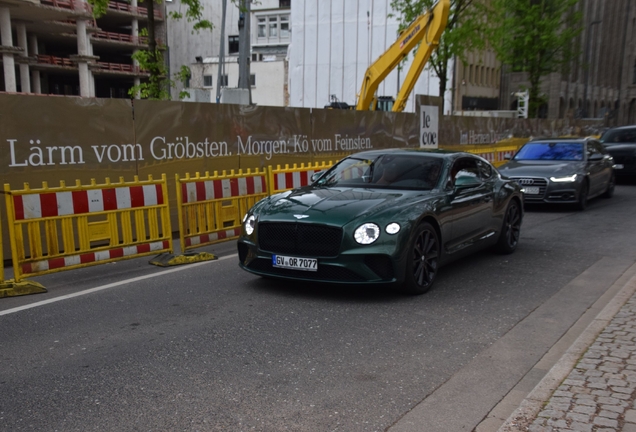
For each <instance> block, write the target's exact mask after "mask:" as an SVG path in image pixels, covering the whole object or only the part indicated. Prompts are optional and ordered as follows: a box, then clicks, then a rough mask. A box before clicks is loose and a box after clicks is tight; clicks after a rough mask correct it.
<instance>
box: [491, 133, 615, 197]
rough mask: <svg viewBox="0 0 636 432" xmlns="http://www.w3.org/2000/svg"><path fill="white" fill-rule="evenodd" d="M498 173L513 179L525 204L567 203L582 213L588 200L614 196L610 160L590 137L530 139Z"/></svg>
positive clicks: (599, 144) (599, 145)
mask: <svg viewBox="0 0 636 432" xmlns="http://www.w3.org/2000/svg"><path fill="white" fill-rule="evenodd" d="M499 172H500V173H501V175H503V176H505V177H508V178H511V179H515V180H517V182H518V183H519V184H520V185H521V187H522V190H523V193H524V199H525V203H526V204H532V203H569V204H574V205H576V207H577V208H578V209H580V210H584V209H585V208H586V207H587V201H588V200H589V199H591V198H594V197H596V196H599V195H603V196H604V197H606V198H611V197H612V195H613V194H614V185H615V175H614V160H613V159H612V156H611V155H610V154H609V153H608V152H607V150H605V149H604V148H603V146H602V145H601V143H600V142H599V141H598V140H596V139H593V138H548V139H539V140H532V141H530V142H528V143H527V144H525V145H524V146H523V147H521V148H520V149H519V151H518V152H517V153H516V154H515V155H514V157H512V159H511V160H510V161H509V162H507V163H505V164H503V165H501V166H500V167H499Z"/></svg>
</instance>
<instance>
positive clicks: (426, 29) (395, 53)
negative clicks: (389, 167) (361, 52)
mask: <svg viewBox="0 0 636 432" xmlns="http://www.w3.org/2000/svg"><path fill="white" fill-rule="evenodd" d="M449 11H450V0H439V1H438V2H437V3H435V5H433V7H431V8H430V9H429V10H427V11H426V12H425V13H424V14H422V15H420V16H419V17H418V18H417V19H416V20H415V21H413V23H412V24H411V25H410V26H409V27H408V28H407V29H406V30H404V31H403V32H402V33H401V34H400V36H399V37H398V39H397V40H396V41H395V42H394V43H393V45H391V46H390V47H389V49H387V50H386V51H385V52H384V54H382V55H381V56H380V57H378V59H377V60H376V61H375V62H374V63H373V64H372V65H371V66H369V68H368V69H367V71H366V73H365V74H364V79H363V80H362V87H361V88H360V96H359V98H358V104H357V105H356V110H364V111H366V110H383V111H394V112H401V111H404V107H405V106H406V100H407V99H408V97H409V94H411V91H413V87H415V83H416V82H417V79H418V78H419V76H420V74H421V73H422V70H423V69H424V65H426V62H427V61H428V59H429V58H430V57H431V54H432V53H433V51H434V50H435V49H436V48H437V46H438V45H439V40H440V38H441V37H442V33H443V32H444V29H445V28H446V23H447V22H448V14H449ZM420 42H421V44H420V47H419V48H418V50H417V52H416V53H415V56H414V59H413V63H412V64H411V67H410V69H409V71H408V73H407V75H406V78H405V79H404V83H403V84H402V87H401V88H400V91H399V92H398V94H397V97H396V98H395V102H394V103H393V104H392V107H391V102H392V98H391V97H387V96H380V97H376V96H375V93H376V91H377V90H378V86H379V85H380V83H381V82H382V81H383V80H384V79H385V78H386V77H387V76H388V75H389V73H391V71H392V70H393V69H395V67H396V66H397V65H398V64H399V63H400V62H401V61H402V60H403V59H404V58H405V57H406V56H407V55H408V54H409V52H411V50H412V49H413V48H415V46H416V45H417V44H418V43H420Z"/></svg>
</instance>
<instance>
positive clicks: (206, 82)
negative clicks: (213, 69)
mask: <svg viewBox="0 0 636 432" xmlns="http://www.w3.org/2000/svg"><path fill="white" fill-rule="evenodd" d="M203 87H212V75H203Z"/></svg>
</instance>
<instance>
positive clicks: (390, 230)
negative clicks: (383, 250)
mask: <svg viewBox="0 0 636 432" xmlns="http://www.w3.org/2000/svg"><path fill="white" fill-rule="evenodd" d="M384 231H386V233H387V234H391V235H393V234H397V233H398V232H399V231H400V224H399V223H397V222H391V223H390V224H388V225H387V226H386V227H384Z"/></svg>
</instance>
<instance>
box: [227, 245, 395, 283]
mask: <svg viewBox="0 0 636 432" xmlns="http://www.w3.org/2000/svg"><path fill="white" fill-rule="evenodd" d="M237 247H238V255H239V266H240V267H241V268H242V269H243V270H246V271H248V272H250V273H254V274H257V275H260V276H269V277H276V278H282V279H292V280H301V281H314V282H328V283H347V284H351V283H354V284H392V283H401V282H402V281H403V280H404V275H403V271H401V269H404V263H403V262H401V260H400V259H397V260H396V259H395V258H394V257H393V256H392V255H391V254H389V253H387V251H386V247H382V246H378V247H373V246H370V247H363V248H356V249H351V250H347V251H342V252H341V253H339V254H338V256H336V257H308V256H299V258H317V259H318V269H317V271H307V270H294V269H287V268H278V267H274V266H273V264H272V256H273V255H274V253H272V252H267V251H263V250H260V249H259V248H258V246H257V245H256V244H255V243H254V242H253V241H251V240H250V239H248V238H246V237H241V238H239V240H238V242H237ZM281 255H289V254H281Z"/></svg>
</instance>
